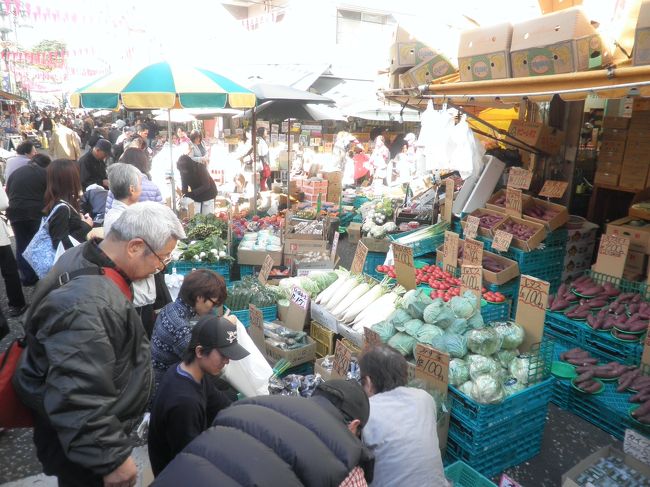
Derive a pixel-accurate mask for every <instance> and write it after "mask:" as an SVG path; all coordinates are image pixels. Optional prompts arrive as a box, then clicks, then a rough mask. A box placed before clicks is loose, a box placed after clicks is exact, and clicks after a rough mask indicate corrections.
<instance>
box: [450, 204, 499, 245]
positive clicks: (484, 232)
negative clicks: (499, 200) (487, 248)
mask: <svg viewBox="0 0 650 487" xmlns="http://www.w3.org/2000/svg"><path fill="white" fill-rule="evenodd" d="M504 211H505V209H502V210H501V211H496V210H490V209H488V208H478V209H477V210H474V211H473V212H472V213H470V215H471V216H475V217H478V218H481V216H482V215H497V216H500V217H502V218H505V213H504ZM460 225H461V227H463V232H465V227H466V226H467V217H465V218H463V219H462V220H461V222H460ZM477 233H478V235H480V236H481V237H486V238H493V237H494V233H493V231H492V229H491V228H483V227H481V226H480V225H479V227H478V231H477Z"/></svg>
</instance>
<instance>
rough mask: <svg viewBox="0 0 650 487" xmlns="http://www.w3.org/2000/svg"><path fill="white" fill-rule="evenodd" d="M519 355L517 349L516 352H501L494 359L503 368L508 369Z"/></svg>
mask: <svg viewBox="0 0 650 487" xmlns="http://www.w3.org/2000/svg"><path fill="white" fill-rule="evenodd" d="M517 355H519V350H517V349H516V348H515V349H514V350H499V351H498V352H497V353H496V354H495V355H494V358H495V359H496V360H497V362H499V364H501V367H504V368H506V369H507V368H508V367H510V362H512V360H513V359H514V358H515V357H516V356H517Z"/></svg>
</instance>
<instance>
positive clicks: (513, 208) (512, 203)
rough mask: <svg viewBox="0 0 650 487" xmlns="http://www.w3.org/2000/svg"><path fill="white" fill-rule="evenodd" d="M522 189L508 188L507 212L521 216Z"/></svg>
mask: <svg viewBox="0 0 650 487" xmlns="http://www.w3.org/2000/svg"><path fill="white" fill-rule="evenodd" d="M521 206H522V204H521V190H520V189H514V188H506V214H507V215H512V216H516V217H518V218H521Z"/></svg>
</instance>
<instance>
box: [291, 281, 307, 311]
mask: <svg viewBox="0 0 650 487" xmlns="http://www.w3.org/2000/svg"><path fill="white" fill-rule="evenodd" d="M291 303H293V304H295V305H296V306H298V307H299V308H302V309H307V306H309V295H308V294H307V293H306V292H305V291H304V290H302V289H300V288H299V287H298V286H293V288H292V289H291Z"/></svg>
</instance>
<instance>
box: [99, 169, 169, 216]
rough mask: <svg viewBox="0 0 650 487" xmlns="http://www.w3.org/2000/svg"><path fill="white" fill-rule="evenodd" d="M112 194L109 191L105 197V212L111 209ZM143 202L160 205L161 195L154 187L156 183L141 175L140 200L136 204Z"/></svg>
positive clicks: (156, 187) (158, 189)
mask: <svg viewBox="0 0 650 487" xmlns="http://www.w3.org/2000/svg"><path fill="white" fill-rule="evenodd" d="M114 198H115V197H114V196H113V192H112V191H109V192H108V196H107V197H106V211H108V210H110V209H111V208H112V207H113V199H114ZM143 201H155V202H156V203H162V202H163V199H162V194H161V193H160V188H158V186H156V183H154V182H152V181H150V180H149V178H147V176H146V175H144V174H142V193H140V199H139V200H138V203H141V202H143Z"/></svg>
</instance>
